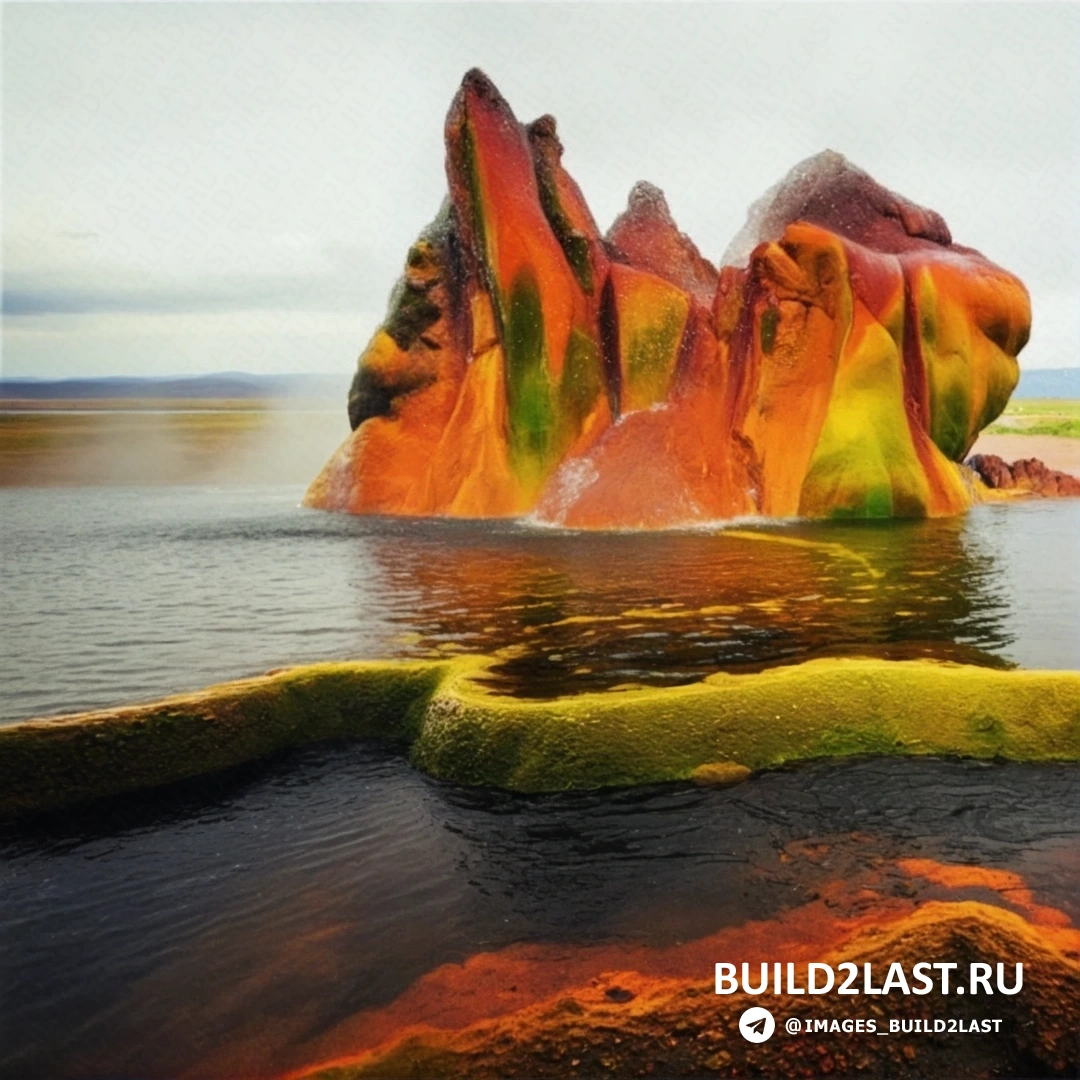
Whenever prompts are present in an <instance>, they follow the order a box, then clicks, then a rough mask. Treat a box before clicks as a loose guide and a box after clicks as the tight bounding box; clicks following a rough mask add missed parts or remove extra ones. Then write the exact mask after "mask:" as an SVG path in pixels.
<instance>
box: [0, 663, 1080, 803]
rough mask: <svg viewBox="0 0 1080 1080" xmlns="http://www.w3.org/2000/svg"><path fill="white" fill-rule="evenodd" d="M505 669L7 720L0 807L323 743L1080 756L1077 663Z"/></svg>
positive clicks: (457, 749) (475, 770) (427, 668)
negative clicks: (490, 680)
mask: <svg viewBox="0 0 1080 1080" xmlns="http://www.w3.org/2000/svg"><path fill="white" fill-rule="evenodd" d="M496 662H497V660H496V659H495V658H492V657H484V656H457V657H454V658H453V659H447V660H440V661H430V662H427V661H422V662H417V661H381V662H380V661H365V662H352V663H332V664H314V665H309V666H304V667H297V668H292V669H289V670H287V671H284V672H282V673H279V674H275V675H268V676H263V677H260V678H253V679H246V680H241V681H239V682H232V683H224V684H221V685H219V686H214V687H210V688H208V689H206V690H203V691H201V692H199V693H196V694H189V695H179V696H176V697H171V698H167V699H165V700H163V701H159V702H155V703H152V704H147V705H138V706H133V707H129V708H123V709H114V710H101V711H96V712H91V713H83V714H78V715H74V716H68V717H59V718H56V719H52V720H36V721H28V722H26V723H23V724H18V725H14V726H12V727H8V728H0V815H12V814H18V813H23V812H28V811H35V810H43V809H51V808H56V807H61V806H66V805H70V804H73V803H77V802H80V801H82V800H85V799H89V798H95V797H98V796H102V795H110V794H115V793H119V792H123V791H131V790H136V789H139V788H145V787H153V786H156V785H160V784H165V783H169V782H172V781H175V780H180V779H184V778H186V777H190V776H195V775H199V774H201V773H208V772H213V771H216V770H219V769H224V768H228V767H230V766H233V765H238V764H240V763H242V762H245V761H249V760H253V759H255V758H259V757H262V756H265V755H267V754H270V753H273V752H275V751H278V750H282V749H285V748H287V747H290V746H296V745H301V744H304V743H310V742H316V741H320V740H330V739H382V740H390V741H393V742H395V743H397V744H399V745H401V746H402V747H403V748H407V749H408V751H409V754H410V756H411V759H412V761H413V763H414V764H415V765H416V766H417V767H419V768H420V769H422V770H424V771H425V772H427V773H429V774H430V775H432V776H435V777H438V778H440V779H445V780H448V781H453V782H456V783H464V784H472V785H484V786H493V787H500V788H504V789H507V790H513V791H522V792H544V791H561V790H566V789H571V788H578V789H584V788H601V787H621V786H629V785H634V784H645V783H658V782H662V781H669V780H690V779H693V778H695V773H697V779H699V780H700V779H702V778H703V776H705V775H706V774H707V773H708V771H709V768H713V769H715V767H716V764H717V763H729V764H730V767H731V768H737V766H743V767H745V768H747V769H750V770H757V769H764V768H771V767H775V766H780V765H786V764H790V763H794V762H799V761H805V760H810V759H814V758H822V757H838V756H850V755H856V754H888V755H894V754H895V755H922V754H938V755H941V754H957V755H965V756H971V757H978V758H988V759H992V758H1002V759H1010V760H1017V761H1074V760H1080V672H1071V671H1002V670H997V669H990V668H983V667H975V666H971V665H962V664H953V663H944V662H940V661H933V660H912V661H906V660H905V661H891V660H875V659H849V658H829V659H819V660H811V661H807V662H805V663H802V664H797V665H792V666H789V667H781V668H773V669H769V670H766V671H763V672H760V673H758V674H753V675H729V674H717V675H711V676H709V677H708V678H706V679H705V680H704V681H702V682H700V683H696V684H694V685H691V686H681V687H674V688H664V689H652V688H647V687H643V688H638V689H630V690H622V691H618V692H614V691H609V692H606V693H590V694H581V695H578V696H575V697H563V698H555V699H553V700H524V699H520V698H512V697H504V696H499V695H497V694H494V693H492V692H491V691H490V690H488V689H486V688H485V687H484V686H483V685H481V683H480V682H479V681H478V678H479V677H481V676H484V675H485V674H487V672H488V670H489V668H490V667H491V666H492V665H493V664H495V663H496ZM736 763H737V764H736ZM703 767H704V772H702V769H703ZM736 778H737V777H735V776H734V775H733V776H732V779H736Z"/></svg>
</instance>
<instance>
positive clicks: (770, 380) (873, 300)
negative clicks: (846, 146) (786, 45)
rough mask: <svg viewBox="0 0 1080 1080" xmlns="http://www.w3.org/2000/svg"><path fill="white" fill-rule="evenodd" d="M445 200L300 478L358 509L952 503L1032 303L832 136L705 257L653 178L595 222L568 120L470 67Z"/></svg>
mask: <svg viewBox="0 0 1080 1080" xmlns="http://www.w3.org/2000/svg"><path fill="white" fill-rule="evenodd" d="M446 147H447V158H446V170H447V179H448V186H449V199H448V200H447V202H446V204H445V205H444V206H443V209H442V210H441V211H440V214H439V216H438V218H437V219H436V221H435V222H434V223H433V224H432V225H431V226H429V228H428V229H427V230H425V232H424V233H423V234H422V235H421V237H420V239H419V240H418V241H417V243H416V244H415V245H414V246H413V248H412V249H411V250H410V252H409V255H408V258H407V260H406V269H405V273H404V275H403V277H402V279H401V280H400V281H399V283H398V285H397V287H396V288H395V290H394V293H393V295H392V296H391V301H390V309H389V312H388V315H387V318H386V321H385V322H384V324H383V326H382V327H381V328H380V329H379V330H378V331H377V333H376V334H375V337H374V338H373V339H372V341H371V343H370V344H369V346H368V348H367V350H366V351H365V352H364V354H363V355H362V356H361V358H360V364H359V369H358V371H357V375H356V378H355V380H354V383H353V388H352V392H351V394H350V399H349V415H350V420H351V421H352V424H353V427H354V429H355V430H354V433H353V435H352V436H351V438H350V439H349V440H348V441H347V442H346V443H345V444H344V445H343V446H342V447H341V449H339V451H338V452H337V453H336V454H335V456H334V458H333V459H332V460H331V461H330V462H329V464H328V465H327V466H326V468H325V469H324V470H323V472H322V473H321V474H320V476H319V477H318V478H317V479H316V480H315V481H314V482H313V484H312V485H311V488H310V490H309V492H308V495H307V499H306V501H307V503H308V504H309V505H312V506H318V507H322V508H324V509H332V510H347V511H351V512H354V513H388V514H418V515H439V514H441V515H452V516H459V517H493V516H519V515H525V514H535V515H536V516H537V517H539V518H541V519H543V520H546V521H550V522H553V523H557V524H562V525H566V526H570V527H580V528H609V527H620V528H621V527H649V528H652V527H663V526H672V525H682V524H687V523H692V522H697V521H702V520H710V519H717V518H731V517H735V516H739V515H743V514H765V515H768V516H773V517H790V516H795V515H802V516H810V517H828V516H843V517H888V516H925V515H943V514H953V513H957V512H959V511H961V510H963V509H964V508H966V507H967V506H968V505H970V504H971V502H972V501H974V500H975V499H976V498H978V486H977V485H976V484H974V483H973V482H972V481H971V474H970V473H968V472H965V471H964V470H963V469H962V468H960V466H959V463H960V462H962V461H963V459H964V457H965V455H966V454H967V453H968V451H969V450H970V448H971V446H972V444H973V443H974V441H975V437H976V435H977V434H978V432H979V430H980V429H981V428H982V427H984V426H985V425H986V424H988V423H989V422H990V421H991V420H993V419H994V418H995V417H996V416H997V415H998V414H999V413H1000V412H1001V410H1002V409H1003V408H1004V406H1005V404H1006V402H1007V400H1008V397H1009V395H1010V393H1011V392H1012V390H1013V388H1014V386H1015V384H1016V381H1017V377H1018V368H1017V363H1016V354H1017V353H1018V352H1019V350H1020V349H1021V348H1022V347H1023V345H1024V343H1025V341H1026V340H1027V336H1028V331H1029V325H1030V306H1029V302H1028V296H1027V292H1026V290H1025V289H1024V287H1023V285H1022V284H1021V283H1020V282H1019V281H1018V280H1017V279H1016V278H1015V277H1013V276H1012V275H1011V274H1009V273H1007V272H1006V271H1004V270H1002V269H1000V268H999V267H997V266H995V265H994V264H993V263H991V262H990V261H989V260H987V259H985V258H984V257H983V256H982V255H980V254H979V253H978V252H976V251H973V250H971V249H970V248H965V247H961V246H959V245H957V244H955V243H953V241H952V237H951V235H950V233H949V230H948V228H947V226H946V225H945V222H944V221H943V220H942V219H941V217H940V216H939V215H938V214H936V213H934V212H933V211H931V210H926V209H923V208H922V207H919V206H916V205H915V204H914V203H912V202H910V201H908V200H906V199H903V198H901V197H900V196H898V195H894V194H893V193H891V192H889V191H887V190H886V189H885V188H883V187H881V186H880V185H879V184H877V183H876V182H875V181H874V180H873V179H871V178H870V177H869V176H868V175H867V174H866V173H864V172H862V171H861V170H859V169H857V168H855V167H854V166H853V165H851V164H850V163H849V162H847V161H846V160H845V159H844V158H842V157H841V156H840V155H838V154H834V153H832V152H826V153H824V154H821V155H819V156H818V157H816V158H812V159H810V160H809V161H807V162H804V163H803V164H802V165H800V166H798V167H796V169H794V170H793V171H792V172H791V173H790V174H789V176H788V177H787V178H785V180H784V181H783V182H782V183H781V184H779V185H778V186H777V187H776V188H774V189H773V190H772V191H770V192H769V193H768V194H767V195H766V196H765V197H764V199H763V200H761V201H760V202H759V203H758V204H755V206H754V207H752V208H751V213H750V217H749V219H748V221H747V225H746V227H745V228H744V229H743V230H742V232H741V233H740V234H739V236H738V237H737V238H736V239H735V241H733V244H732V246H731V248H729V256H730V257H729V259H728V260H727V261H728V263H729V265H725V266H723V267H722V268H721V269H719V270H718V269H717V268H716V267H715V266H714V265H713V264H711V263H710V262H709V261H708V259H706V258H705V257H704V256H703V255H702V254H701V253H700V252H699V251H698V249H697V247H696V246H695V245H694V244H693V242H692V241H691V240H690V239H689V238H688V237H686V236H685V235H684V234H682V233H681V232H680V231H679V229H678V227H677V226H676V224H675V222H674V220H673V218H672V215H671V213H670V211H669V209H668V207H667V204H666V202H665V201H664V198H663V196H662V194H661V193H660V192H659V191H658V190H657V189H656V188H653V187H651V186H650V185H648V184H638V185H637V186H636V187H635V188H634V190H633V191H632V192H631V196H630V202H629V206H628V207H627V210H626V211H625V212H624V213H623V214H622V215H621V216H620V217H619V218H618V219H617V220H616V222H615V223H614V225H613V226H612V228H611V229H610V231H609V232H608V233H607V235H606V236H601V235H600V232H599V229H598V228H597V225H596V222H595V221H594V219H593V217H592V215H591V214H590V212H589V209H588V206H587V205H586V203H585V200H584V198H583V197H582V194H581V191H580V190H579V188H578V187H577V185H576V184H575V183H574V181H573V179H572V178H571V177H570V176H569V174H568V173H567V172H566V170H565V169H564V168H563V165H562V146H561V144H560V142H559V139H558V136H557V133H556V129H555V121H554V120H553V119H552V118H551V117H547V116H545V117H542V118H541V119H539V120H537V121H535V122H534V123H532V124H529V125H527V126H524V125H521V124H519V123H518V122H517V120H516V119H515V117H514V115H513V113H512V111H511V109H510V107H509V105H508V104H507V103H506V101H505V100H504V99H503V98H502V97H501V95H500V94H499V92H498V91H497V90H496V89H495V87H494V86H493V85H492V83H491V82H490V81H489V80H488V79H487V78H486V77H485V76H484V75H483V74H482V73H481V72H479V71H471V72H469V73H468V74H467V75H466V76H465V79H464V81H463V82H462V86H461V89H460V91H459V92H458V94H457V96H456V97H455V99H454V102H453V104H452V106H451V108H450V112H449V115H448V116H447V121H446Z"/></svg>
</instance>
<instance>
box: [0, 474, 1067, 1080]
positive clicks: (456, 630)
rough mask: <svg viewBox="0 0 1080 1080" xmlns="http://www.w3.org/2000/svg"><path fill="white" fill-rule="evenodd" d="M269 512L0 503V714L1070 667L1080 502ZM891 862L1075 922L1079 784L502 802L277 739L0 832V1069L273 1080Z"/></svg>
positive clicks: (23, 498)
mask: <svg viewBox="0 0 1080 1080" xmlns="http://www.w3.org/2000/svg"><path fill="white" fill-rule="evenodd" d="M300 495H301V490H300V489H298V488H280V489H279V488H255V487H253V488H244V489H241V488H220V489H211V488H189V489H176V488H172V489H152V488H147V489H115V490H102V489H97V490H94V491H86V490H77V489H67V490H58V489H53V490H31V489H26V490H17V491H3V492H0V521H2V525H0V529H2V537H0V539H2V543H3V558H2V562H0V573H2V575H3V584H2V591H3V596H4V626H3V635H4V639H3V649H2V658H0V664H2V672H0V674H2V678H0V715H2V717H3V718H4V719H5V720H6V721H7V722H13V721H15V720H18V719H22V718H25V717H27V716H31V715H49V714H52V713H58V712H64V711H71V710H75V709H83V708H90V707H94V706H104V705H115V704H118V703H125V702H132V701H137V700H146V699H151V698H155V697H159V696H161V695H163V694H165V693H167V692H172V691H178V690H184V689H195V688H198V687H200V686H203V685H206V684H208V683H211V682H214V681H219V680H222V679H227V678H232V677H237V676H241V675H246V674H250V673H253V672H259V671H263V670H266V669H268V668H273V667H278V666H282V665H286V664H290V663H298V662H303V661H311V660H320V659H328V658H345V657H386V656H427V655H450V654H452V653H453V652H455V651H462V650H466V651H479V652H488V653H491V652H499V655H500V658H501V663H500V665H499V667H498V668H497V669H496V672H495V674H494V683H495V685H496V687H497V688H498V689H499V690H501V691H503V692H507V693H519V694H528V695H539V696H548V695H551V694H556V693H573V692H578V691H582V690H588V689H599V688H605V687H612V686H617V685H625V684H640V683H648V684H661V685H665V684H674V683H679V682H688V681H692V680H694V679H697V678H700V677H701V676H702V675H703V674H705V673H707V672H709V671H715V670H721V669H723V670H731V671H753V670H758V669H760V668H762V667H765V666H769V665H774V664H780V663H791V662H795V661H798V660H799V659H802V658H808V657H813V656H826V655H878V656H892V657H898V658H905V657H918V656H937V657H943V658H948V659H957V660H963V661H966V662H973V663H982V664H993V665H1001V664H1018V665H1021V666H1025V667H1036V666H1041V667H1053V668H1080V634H1078V629H1080V604H1078V599H1080V560H1077V558H1076V545H1077V537H1078V536H1080V501H1072V502H1068V501H1062V502H1031V503H1026V504H1020V505H1014V506H988V507H981V508H979V509H977V510H975V511H974V512H972V513H970V514H969V515H967V516H966V517H964V518H962V519H955V520H949V521H936V522H893V523H889V524H887V525H822V524H818V525H811V524H807V523H791V524H784V525H767V524H764V523H761V522H744V523H741V524H739V525H737V526H732V527H730V528H728V529H724V530H697V531H692V532H681V533H674V534H662V535H661V534H652V535H649V534H645V535H631V534H625V535H620V534H614V535H612V534H608V535H584V534H567V533H559V532H554V531H551V530H544V529H539V528H533V527H529V526H527V525H520V524H510V523H506V524H487V525H483V526H480V525H476V524H469V523H453V522H414V521H392V520H371V519H369V520H361V519H355V518H348V517H339V516H331V515H325V514H320V513H316V512H310V511H305V510H302V509H300V508H298V505H297V504H298V501H299V498H300ZM800 852H802V853H805V852H812V853H813V855H812V857H802V856H801V855H799V853H800ZM912 855H915V856H917V857H919V858H924V859H936V860H940V861H942V862H957V863H978V864H980V865H983V866H987V867H993V868H1001V869H1005V870H1009V871H1012V872H1015V873H1018V874H1020V875H1022V876H1023V877H1024V879H1025V881H1026V882H1027V884H1028V885H1029V886H1030V887H1031V888H1032V889H1033V890H1034V891H1035V894H1036V896H1037V898H1038V901H1039V902H1040V903H1043V904H1048V905H1051V906H1053V907H1057V908H1059V909H1061V910H1062V911H1064V912H1065V913H1066V914H1067V915H1068V916H1069V917H1071V918H1072V919H1073V920H1074V922H1075V921H1076V920H1077V919H1078V918H1080V907H1078V906H1077V900H1076V897H1077V896H1080V769H1078V768H1077V767H1076V766H1063V765H1052V766H1031V765H1016V764H1011V765H1001V764H983V763H976V762H962V761H942V760H932V759H930V760H882V761H875V760H863V761H840V762H832V763H825V762H822V763H815V764H811V765H808V766H805V767H803V768H800V769H796V770H792V771H783V770H780V771H774V772H768V773H763V774H761V775H758V776H755V777H753V778H752V779H751V780H750V781H748V782H747V783H746V784H743V785H741V786H739V787H737V788H733V789H729V790H724V791H716V790H705V789H699V788H694V787H690V786H688V785H680V784H676V785H665V786H660V787H652V788H644V789H638V790H633V791H614V792H606V793H588V794H575V795H559V796H545V797H520V796H511V795H506V794H503V793H498V792H479V791H475V790H470V789H466V788H461V787H457V786H454V785H447V784H440V783H435V782H433V781H431V780H428V779H427V778H425V777H423V776H421V775H419V774H417V773H416V772H415V771H413V770H412V769H411V768H410V767H409V765H408V764H407V762H406V761H405V760H404V759H403V758H402V757H400V756H398V755H397V754H394V753H391V752H388V751H386V750H383V749H379V748H377V747H372V746H364V745H326V746H318V747H309V748H305V749H302V750H298V751H294V752H290V753H287V754H284V755H280V756H278V757H276V758H273V759H271V760H268V761H264V762H256V763H252V764H250V765H248V766H245V767H243V768H240V769H235V770H232V771H230V772H227V773H223V774H219V775H216V776H210V777H205V778H202V779H199V780H197V781H190V782H185V783H182V784H178V785H173V786H172V787H169V788H166V789H162V790H159V791H152V792H145V793H140V794H137V795H131V796H124V797H120V798H116V799H110V800H103V801H101V802H99V803H96V804H92V805H90V806H86V807H79V808H77V809H75V810H72V811H69V812H66V813H60V814H53V815H45V816H39V817H37V818H33V819H28V820H26V821H23V822H20V823H12V824H8V825H6V826H3V828H2V829H0V874H2V879H0V1075H3V1076H10V1077H20V1078H26V1077H41V1078H46V1077H49V1078H67V1077H71V1078H83V1077H98V1076H101V1077H105V1076H109V1077H128V1076H130V1077H147V1078H157V1077H162V1078H165V1077H174V1076H180V1075H187V1076H190V1077H197V1076H206V1077H211V1076H222V1077H224V1076H233V1075H236V1074H237V1073H238V1072H239V1073H242V1074H244V1075H272V1074H275V1073H281V1072H283V1071H285V1070H286V1069H288V1068H295V1067H297V1066H299V1065H302V1064H304V1063H305V1062H308V1061H315V1060H322V1059H323V1058H324V1057H325V1056H326V1055H327V1054H329V1053H330V1051H331V1050H340V1048H341V1047H342V1046H348V1038H347V1032H348V1031H349V1030H350V1029H349V1027H348V1025H349V1023H350V1022H351V1018H355V1017H356V1016H357V1015H362V1014H364V1012H365V1010H372V1009H376V1008H379V1007H382V1006H385V1005H387V1003H389V1002H391V1001H393V1000H394V999H395V998H397V997H398V995H400V994H402V993H403V992H404V991H405V990H406V989H407V988H408V987H409V986H410V985H412V984H414V982H415V980H416V979H417V978H419V977H421V976H423V975H424V974H425V973H428V972H431V971H432V970H433V969H435V968H436V967H438V966H439V965H442V964H447V963H458V962H461V961H462V960H464V959H465V958H467V957H469V956H472V955H474V954H476V953H478V952H488V951H493V950H499V949H503V948H505V947H507V946H511V945H514V944H515V943H537V944H543V945H548V946H554V947H559V948H565V949H567V950H577V949H581V948H585V947H588V946H594V945H597V944H602V943H615V944H616V945H626V946H628V947H629V946H631V945H634V944H642V945H647V946H658V947H663V946H667V945H670V944H672V943H678V942H684V941H694V940H696V939H698V938H700V937H702V936H704V935H707V934H710V933H712V932H714V931H715V930H717V929H718V928H722V927H725V926H738V925H740V924H741V923H743V922H745V921H746V920H747V919H756V918H769V917H772V916H775V915H776V914H778V913H781V912H783V911H785V910H788V909H790V908H792V907H795V906H798V905H800V904H804V903H807V902H808V901H809V900H811V899H812V898H813V897H814V896H816V895H817V893H818V891H819V890H821V889H823V888H825V887H826V886H827V885H828V883H829V882H835V881H837V880H850V879H854V878H856V877H857V876H858V875H859V874H860V873H862V872H864V871H865V870H866V868H867V867H882V866H887V865H891V863H892V862H893V861H895V860H897V859H899V858H902V857H905V856H912ZM893 885H894V886H895V888H897V889H907V888H910V887H911V886H910V883H908V882H906V881H901V880H896V881H895V882H893ZM890 887H891V886H890ZM715 959H716V958H715V957H711V956H703V957H702V965H703V972H704V974H703V978H707V977H708V972H709V971H710V970H711V964H712V962H713V961H714V960H715ZM343 1032H344V1033H346V1034H343Z"/></svg>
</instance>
